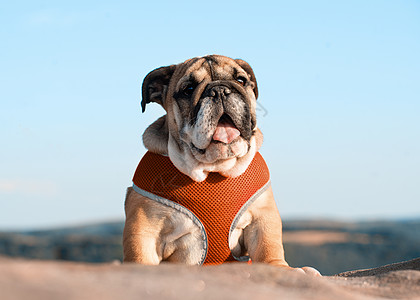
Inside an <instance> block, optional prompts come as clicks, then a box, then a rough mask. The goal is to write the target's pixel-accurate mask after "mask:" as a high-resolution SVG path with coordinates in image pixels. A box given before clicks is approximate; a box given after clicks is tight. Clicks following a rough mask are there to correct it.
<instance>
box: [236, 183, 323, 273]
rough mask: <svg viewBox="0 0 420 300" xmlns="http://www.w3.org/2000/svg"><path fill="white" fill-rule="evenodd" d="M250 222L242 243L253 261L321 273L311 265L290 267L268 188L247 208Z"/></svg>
mask: <svg viewBox="0 0 420 300" xmlns="http://www.w3.org/2000/svg"><path fill="white" fill-rule="evenodd" d="M248 211H249V213H250V215H251V218H252V220H251V222H250V224H249V225H248V226H247V227H245V229H244V244H245V247H246V249H247V250H248V253H249V256H250V257H251V259H252V261H254V262H263V263H268V264H271V265H275V266H278V267H283V268H286V269H289V270H292V271H296V272H301V273H306V274H309V275H312V276H321V274H320V273H319V272H318V271H317V270H316V269H314V268H312V267H303V268H292V267H290V266H289V264H288V263H287V262H286V260H285V258H284V249H283V239H282V222H281V218H280V214H279V212H278V209H277V206H276V203H275V201H274V197H273V191H272V189H271V187H270V188H268V189H267V190H266V191H265V192H264V193H263V194H261V196H260V197H258V199H257V200H255V202H254V203H253V204H252V205H251V206H250V207H249V209H248Z"/></svg>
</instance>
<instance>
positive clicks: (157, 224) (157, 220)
mask: <svg viewBox="0 0 420 300" xmlns="http://www.w3.org/2000/svg"><path fill="white" fill-rule="evenodd" d="M233 74H237V75H236V76H242V77H244V78H247V84H246V85H244V86H240V85H239V84H238V83H237V82H236V81H235V78H234V77H233ZM238 74H239V75H238ZM192 77H194V78H195V80H197V81H198V82H199V84H198V85H197V86H196V87H195V90H194V94H192V95H191V100H190V103H192V106H191V107H190V106H185V105H186V104H185V102H184V103H183V102H177V101H175V98H173V97H172V95H176V93H177V91H180V90H181V91H182V89H183V88H185V85H188V84H189V82H190V80H191V78H192ZM213 82H228V83H229V84H230V85H229V86H230V87H232V89H234V91H235V94H234V95H230V94H229V95H227V96H229V97H231V98H230V99H231V100H229V101H233V102H230V103H231V105H233V106H231V108H230V111H229V112H230V116H231V117H232V118H233V119H235V120H236V118H238V120H245V119H243V118H245V115H243V116H242V115H241V114H242V113H243V112H244V110H242V109H243V108H241V107H242V106H238V109H235V106H234V105H235V102H234V101H241V102H240V104H241V105H247V107H248V109H249V110H250V114H249V115H248V118H249V119H247V120H249V122H253V124H254V127H253V128H250V130H252V136H251V137H250V139H249V140H247V139H246V138H244V137H242V134H241V136H240V137H238V139H237V140H235V141H233V142H232V143H231V144H228V145H224V144H220V143H216V144H215V143H213V142H211V136H212V134H213V132H212V131H214V126H215V125H212V124H214V123H209V125H208V126H207V125H206V126H207V127H206V126H204V127H194V126H191V122H190V121H188V120H185V118H188V117H189V115H188V114H186V113H185V110H191V109H192V107H194V106H196V105H198V103H199V101H202V102H201V103H204V104H202V107H203V105H205V103H207V102H205V101H203V99H205V98H203V97H205V95H204V93H205V90H206V88H207V89H208V87H209V86H210V85H211V84H212V83H213ZM142 95H143V100H142V107H143V110H144V109H145V106H146V104H147V103H150V102H157V103H159V104H160V105H162V106H163V107H164V109H165V110H166V112H167V114H166V115H165V116H163V117H161V118H160V119H158V120H157V121H156V122H154V123H153V124H152V125H150V126H149V127H148V128H147V129H146V131H145V133H144V135H143V141H144V144H145V146H146V147H147V148H148V149H149V151H152V152H155V153H159V154H164V155H169V157H170V159H171V161H172V162H173V163H174V165H175V166H176V167H177V168H178V169H179V170H180V171H181V172H183V173H184V174H186V175H188V176H190V177H191V178H192V179H193V180H195V181H202V180H204V179H205V178H206V177H207V174H208V173H209V172H219V173H220V174H222V175H223V176H226V177H236V176H239V175H241V174H242V173H243V172H244V171H245V170H246V168H247V167H248V165H249V163H250V162H251V161H252V159H253V157H254V155H255V153H256V152H257V151H258V149H259V148H260V147H261V144H262V141H263V135H262V133H261V131H260V130H259V129H258V127H257V126H256V121H255V120H256V119H255V118H256V112H255V107H256V98H257V97H258V89H257V83H256V80H255V75H254V73H253V71H252V69H251V67H250V66H249V65H248V64H247V63H246V62H244V61H242V60H233V59H230V58H227V57H223V56H209V57H204V58H194V59H190V60H187V61H186V62H184V63H182V64H179V65H173V66H169V67H165V68H160V69H157V70H155V71H152V72H151V73H149V74H148V76H146V78H145V81H144V83H143V88H142ZM236 99H238V100H236ZM226 101H228V100H226ZM242 101H243V102H242ZM209 103H211V102H209ZM238 104H239V103H238ZM179 105H183V106H184V107H183V108H181V107H179ZM209 105H211V104H209ZM226 105H227V104H226ZM206 109H207V110H209V111H210V112H211V116H212V117H214V118H215V120H216V122H217V120H218V118H220V116H221V114H222V113H223V112H218V110H217V108H216V107H212V106H209V107H206ZM225 113H226V112H225ZM199 117H200V116H199V115H197V118H199ZM240 118H242V119H240ZM234 122H235V125H236V124H237V123H236V122H239V121H234ZM238 124H239V123H238ZM196 126H198V125H196ZM244 130H245V129H244ZM244 135H246V131H244ZM194 142H195V143H197V144H199V145H204V146H205V147H206V148H205V153H204V154H202V153H198V152H197V151H196V150H195V149H194V147H192V146H190V144H191V143H193V144H194ZM125 213H126V223H125V227H124V236H123V246H124V261H125V262H137V263H142V264H150V265H157V264H159V263H161V262H163V261H169V262H178V263H186V264H190V265H194V264H197V263H199V262H200V259H201V257H202V254H203V245H202V243H203V237H202V236H201V235H202V233H201V231H200V228H199V227H198V226H197V225H196V224H194V223H193V222H192V220H191V219H189V218H188V217H187V216H186V215H184V214H183V213H181V212H179V211H177V210H175V209H174V208H171V207H168V206H165V205H163V204H160V203H157V202H155V201H153V200H151V199H148V198H146V197H144V196H142V195H140V194H138V193H136V192H135V191H134V190H133V189H132V188H129V189H128V191H127V196H126V202H125ZM229 246H230V248H231V251H232V254H233V255H234V256H236V257H240V256H243V255H249V256H250V258H251V259H252V261H253V262H263V263H269V264H272V265H276V266H279V267H285V268H288V269H291V270H295V271H298V272H305V273H308V274H312V275H319V273H318V272H317V271H316V270H315V269H313V268H308V267H305V268H302V269H300V268H298V269H293V268H290V267H289V266H288V264H287V262H286V261H285V259H284V250H283V244H282V223H281V218H280V215H279V212H278V209H277V207H276V204H275V201H274V197H273V193H272V189H271V187H269V188H268V189H267V190H266V191H265V192H263V193H262V194H261V195H260V196H259V197H258V198H257V199H256V200H255V201H254V202H253V203H252V204H251V205H250V207H249V208H248V209H247V210H246V211H245V213H244V214H243V215H242V216H241V218H240V219H239V221H238V222H237V225H236V228H234V229H233V231H232V234H231V236H230V239H229Z"/></svg>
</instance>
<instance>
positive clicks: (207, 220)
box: [133, 152, 270, 265]
mask: <svg viewBox="0 0 420 300" xmlns="http://www.w3.org/2000/svg"><path fill="white" fill-rule="evenodd" d="M269 182H270V174H269V171H268V167H267V165H266V163H265V161H264V159H263V158H262V156H261V155H260V154H259V153H257V154H256V155H255V157H254V159H253V160H252V162H251V163H250V165H249V167H248V168H247V170H246V171H245V172H244V173H243V174H242V175H240V176H239V177H236V178H228V177H224V176H222V175H220V174H219V173H210V174H209V175H208V177H207V179H206V180H204V181H203V182H196V181H193V180H192V179H191V178H190V177H188V176H187V175H185V174H183V173H181V172H180V171H179V170H178V169H177V168H176V167H175V166H174V165H173V164H172V162H171V160H170V159H169V157H167V156H162V155H159V154H155V153H152V152H147V153H146V154H145V155H144V156H143V158H142V159H141V161H140V163H139V165H138V167H137V169H136V172H135V174H134V177H133V187H134V189H135V190H136V191H137V192H140V193H141V194H143V195H144V196H149V198H152V199H154V200H156V199H162V200H164V201H159V200H157V201H159V202H162V203H164V204H166V205H169V206H172V207H174V206H173V205H172V202H173V203H177V204H179V205H180V206H181V207H185V208H186V209H187V211H189V212H191V213H187V214H188V215H189V217H191V218H193V219H194V218H196V219H198V220H199V222H200V223H201V224H202V226H201V227H204V231H205V235H206V237H207V239H206V241H205V243H204V244H205V245H204V247H205V248H206V249H205V250H206V251H204V255H203V259H202V261H201V264H203V263H204V265H216V264H221V263H223V262H228V261H235V258H234V257H233V256H232V254H231V251H230V249H229V236H230V232H231V230H233V228H234V225H236V222H237V221H238V220H239V217H240V215H242V213H243V212H244V211H245V210H246V208H247V207H248V206H249V205H250V204H251V203H252V202H253V200H255V199H256V198H257V196H259V195H260V194H261V193H262V192H264V191H265V190H266V189H267V188H268V186H269ZM144 192H145V193H144ZM150 195H154V196H157V197H150ZM168 200H169V201H168ZM177 207H178V206H175V207H174V208H177ZM181 211H182V210H181ZM183 212H184V213H185V211H183ZM195 221H197V220H195Z"/></svg>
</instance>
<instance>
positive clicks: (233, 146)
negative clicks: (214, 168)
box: [190, 136, 250, 164]
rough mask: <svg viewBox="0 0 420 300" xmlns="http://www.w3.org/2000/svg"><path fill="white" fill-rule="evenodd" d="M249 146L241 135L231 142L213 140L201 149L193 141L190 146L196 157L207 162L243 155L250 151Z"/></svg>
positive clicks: (202, 161)
mask: <svg viewBox="0 0 420 300" xmlns="http://www.w3.org/2000/svg"><path fill="white" fill-rule="evenodd" d="M249 148H250V146H249V143H248V142H247V141H246V140H245V139H243V138H242V137H240V136H239V137H237V138H236V139H235V140H233V141H232V142H231V143H229V144H226V143H222V142H219V141H215V140H212V141H211V142H210V144H209V145H208V146H207V148H206V149H200V148H198V147H196V146H195V145H194V144H193V143H191V146H190V150H191V153H192V155H193V156H194V158H195V159H196V160H197V161H199V162H201V163H206V164H209V163H210V164H211V163H216V162H222V161H225V160H231V159H234V158H240V157H243V156H245V155H246V154H247V153H248V151H249Z"/></svg>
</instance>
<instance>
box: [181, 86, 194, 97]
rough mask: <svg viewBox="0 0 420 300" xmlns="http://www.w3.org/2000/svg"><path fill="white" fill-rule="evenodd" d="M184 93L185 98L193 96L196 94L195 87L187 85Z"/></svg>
mask: <svg viewBox="0 0 420 300" xmlns="http://www.w3.org/2000/svg"><path fill="white" fill-rule="evenodd" d="M182 92H183V93H184V95H185V96H191V95H192V94H193V92H194V86H193V85H192V84H189V85H187V86H186V87H185V88H184V89H183V90H182Z"/></svg>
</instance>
